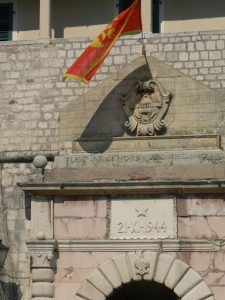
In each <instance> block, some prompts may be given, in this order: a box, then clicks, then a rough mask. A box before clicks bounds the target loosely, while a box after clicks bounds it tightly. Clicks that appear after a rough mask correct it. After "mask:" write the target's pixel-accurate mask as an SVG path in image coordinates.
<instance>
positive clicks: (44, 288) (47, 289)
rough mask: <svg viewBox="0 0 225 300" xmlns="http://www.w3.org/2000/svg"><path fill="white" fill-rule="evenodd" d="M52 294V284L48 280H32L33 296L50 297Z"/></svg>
mask: <svg viewBox="0 0 225 300" xmlns="http://www.w3.org/2000/svg"><path fill="white" fill-rule="evenodd" d="M53 295H54V286H53V284H52V283H49V282H34V283H33V284H32V296H33V297H47V298H51V297H53Z"/></svg>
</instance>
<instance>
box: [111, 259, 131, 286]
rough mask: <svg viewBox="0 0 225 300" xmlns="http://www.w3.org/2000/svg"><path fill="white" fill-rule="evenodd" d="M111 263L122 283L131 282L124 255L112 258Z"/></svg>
mask: <svg viewBox="0 0 225 300" xmlns="http://www.w3.org/2000/svg"><path fill="white" fill-rule="evenodd" d="M112 260H113V262H114V263H115V266H116V268H117V270H118V272H119V275H120V277H121V279H122V282H123V283H128V282H130V281H131V278H132V277H131V274H130V267H129V265H128V259H127V257H126V254H122V255H118V256H114V257H112Z"/></svg>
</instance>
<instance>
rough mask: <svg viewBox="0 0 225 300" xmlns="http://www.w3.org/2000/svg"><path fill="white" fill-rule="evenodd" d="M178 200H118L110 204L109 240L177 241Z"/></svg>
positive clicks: (169, 197) (171, 198)
mask: <svg viewBox="0 0 225 300" xmlns="http://www.w3.org/2000/svg"><path fill="white" fill-rule="evenodd" d="M175 202H176V201H175V199H174V198H173V197H171V196H168V197H160V198H157V197H154V198H148V199H132V200H126V199H124V200H123V199H119V200H112V201H111V223H110V238H112V239H166V238H167V239H168V238H177V216H176V209H175Z"/></svg>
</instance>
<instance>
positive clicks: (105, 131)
mask: <svg viewBox="0 0 225 300" xmlns="http://www.w3.org/2000/svg"><path fill="white" fill-rule="evenodd" d="M151 78H152V76H151V74H150V73H149V69H148V67H147V66H146V65H143V66H141V67H139V68H138V69H136V70H134V71H133V72H131V73H130V74H129V75H128V76H127V77H125V78H124V79H123V80H122V81H120V83H119V84H118V85H116V86H115V87H114V88H113V89H112V90H111V92H110V93H109V94H108V95H107V96H106V97H105V98H104V99H103V101H102V103H101V105H100V106H99V108H98V109H97V111H96V112H95V113H94V115H93V117H92V118H91V120H90V121H89V123H88V124H87V126H86V127H85V130H84V131H83V133H82V134H81V136H80V138H79V139H78V143H79V145H80V147H81V148H82V149H83V150H84V151H86V152H89V153H92V152H93V153H102V152H104V151H106V150H107V149H108V147H109V146H110V144H111V142H112V139H113V138H114V137H122V136H124V135H126V132H125V128H124V125H123V124H124V122H125V121H126V116H125V113H124V111H123V109H122V103H121V101H120V95H124V94H126V93H127V92H128V91H129V90H130V89H131V88H132V86H133V85H134V83H136V82H137V81H144V80H148V79H151ZM108 80H113V79H108ZM85 139H93V143H90V140H89V142H88V143H87V141H85ZM96 140H97V142H96Z"/></svg>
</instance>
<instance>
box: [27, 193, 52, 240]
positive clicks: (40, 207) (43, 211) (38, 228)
mask: <svg viewBox="0 0 225 300" xmlns="http://www.w3.org/2000/svg"><path fill="white" fill-rule="evenodd" d="M31 215H32V222H31V238H32V239H37V238H39V237H40V238H41V239H52V238H53V201H52V200H49V199H48V198H42V197H34V198H33V199H32V201H31Z"/></svg>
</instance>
